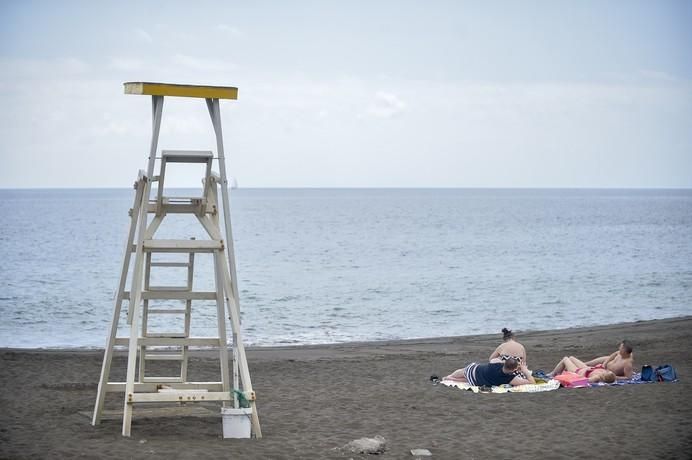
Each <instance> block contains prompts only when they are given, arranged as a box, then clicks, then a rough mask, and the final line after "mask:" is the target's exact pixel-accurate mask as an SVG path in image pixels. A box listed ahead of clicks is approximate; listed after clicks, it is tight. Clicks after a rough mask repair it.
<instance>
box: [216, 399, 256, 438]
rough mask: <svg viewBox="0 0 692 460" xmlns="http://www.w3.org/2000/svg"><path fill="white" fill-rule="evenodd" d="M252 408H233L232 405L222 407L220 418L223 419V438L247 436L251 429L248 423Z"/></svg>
mask: <svg viewBox="0 0 692 460" xmlns="http://www.w3.org/2000/svg"><path fill="white" fill-rule="evenodd" d="M250 417H252V408H251V407H248V408H240V409H235V408H233V407H222V408H221V418H222V419H223V437H224V438H249V437H250V432H251V431H252V424H251V423H250Z"/></svg>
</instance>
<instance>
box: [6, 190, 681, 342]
mask: <svg viewBox="0 0 692 460" xmlns="http://www.w3.org/2000/svg"><path fill="white" fill-rule="evenodd" d="M176 193H180V194H181V195H190V194H196V193H198V192H197V191H195V190H178V191H177V192H176ZM230 196H231V215H232V219H231V220H232V224H233V226H232V228H233V239H234V246H235V252H236V266H237V275H238V286H239V292H240V307H241V311H242V334H243V340H244V343H246V344H249V345H254V346H276V345H302V344H321V343H343V342H354V341H377V340H393V339H412V338H424V337H443V336H458V335H467V334H479V333H498V337H499V332H500V330H501V329H502V328H503V327H508V328H510V329H513V330H515V331H526V330H542V329H561V328H568V327H575V326H594V325H602V324H612V323H619V322H629V321H638V320H649V319H657V318H670V317H677V316H684V315H690V314H692V190H690V189H244V188H239V189H234V190H231V193H230ZM133 198H134V191H133V190H132V189H35V190H28V189H22V190H9V189H5V190H0V261H1V263H0V314H1V317H2V320H1V321H0V347H16V348H102V347H103V346H104V345H105V342H106V336H107V335H108V331H109V325H110V323H111V318H112V314H113V306H114V298H115V292H116V288H117V284H118V279H119V274H120V271H121V268H122V263H123V262H122V261H123V255H124V250H125V242H126V237H127V232H128V225H129V217H128V210H129V209H130V208H131V207H132V204H133ZM157 237H161V238H166V237H168V238H190V237H195V238H204V237H205V235H204V233H203V231H202V229H201V227H200V226H199V224H198V223H197V222H196V221H195V220H193V217H191V216H181V215H172V216H169V217H167V218H166V220H165V221H164V223H163V224H162V226H161V228H160V230H159V232H158V233H157ZM175 256H176V255H168V256H167V257H168V258H169V259H168V260H165V261H180V260H178V259H174V257H175ZM210 258H211V256H209V255H202V254H199V255H197V256H196V259H195V273H194V277H193V284H194V288H195V289H196V290H197V289H198V290H213V289H214V278H213V272H212V265H211V260H207V259H210ZM164 259H165V257H164ZM159 260H163V259H159ZM151 276H152V284H155V283H156V284H159V285H181V284H184V282H185V280H186V278H187V271H186V269H184V268H162V267H158V268H155V269H152V275H151ZM168 303H169V304H170V303H173V304H175V301H169V302H168ZM152 306H159V305H153V303H152ZM162 306H163V304H162ZM179 306H180V305H178V307H179ZM169 307H170V308H177V307H176V306H175V305H169ZM126 309H127V303H125V306H124V308H123V316H122V318H121V320H120V323H121V328H120V329H121V331H120V334H121V335H127V332H128V330H127V329H126V328H124V327H123V325H124V324H125V319H124V312H125V311H126ZM182 321H183V318H182V315H151V316H150V319H149V327H150V331H160V332H163V331H171V330H175V331H180V330H181V329H182ZM216 328H217V323H216V306H215V304H214V302H206V301H198V302H193V304H192V315H191V330H192V335H194V336H213V335H215V333H216V330H217V329H216ZM618 339H619V338H614V341H617V340H618Z"/></svg>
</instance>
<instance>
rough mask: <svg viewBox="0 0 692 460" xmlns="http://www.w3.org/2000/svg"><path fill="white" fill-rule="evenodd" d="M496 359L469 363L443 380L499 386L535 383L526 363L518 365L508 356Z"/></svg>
mask: <svg viewBox="0 0 692 460" xmlns="http://www.w3.org/2000/svg"><path fill="white" fill-rule="evenodd" d="M496 361H497V362H492V363H483V364H479V363H471V364H469V365H468V366H466V367H464V368H462V369H457V370H456V371H454V372H452V373H451V374H449V375H448V376H447V377H445V378H444V379H443V380H452V381H455V382H468V383H470V384H471V385H474V386H499V385H506V384H510V385H512V386H518V385H526V384H527V383H536V381H535V380H534V379H533V376H532V375H531V371H530V370H528V369H527V368H526V365H524V364H521V365H520V364H519V361H517V360H516V359H515V358H508V359H506V360H505V361H504V362H502V361H499V360H496ZM517 370H519V371H521V373H522V374H524V375H525V376H526V378H523V377H520V376H517V375H515V372H516V371H517Z"/></svg>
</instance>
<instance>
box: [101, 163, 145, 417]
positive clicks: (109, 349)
mask: <svg viewBox="0 0 692 460" xmlns="http://www.w3.org/2000/svg"><path fill="white" fill-rule="evenodd" d="M144 188H145V187H144V180H143V174H142V172H141V171H140V173H139V177H138V178H137V182H135V189H136V192H135V201H134V203H133V204H132V216H131V217H130V230H129V232H128V235H127V243H126V244H125V254H124V256H123V267H122V269H121V271H120V282H119V283H118V292H117V293H116V297H115V305H114V307H113V318H112V319H111V327H110V333H109V334H108V339H107V340H106V349H105V350H104V355H103V364H102V366H101V377H100V378H99V386H98V390H97V393H96V404H95V405H94V414H93V416H92V419H91V424H92V425H98V424H99V423H101V413H102V412H103V403H104V402H105V400H106V385H108V377H109V376H110V372H111V363H112V361H113V347H114V345H115V337H116V335H117V333H118V323H119V322H120V310H121V308H122V304H123V292H124V291H125V285H126V283H127V273H128V270H129V268H130V256H131V255H132V243H133V242H134V238H135V231H136V229H137V219H138V218H139V208H140V206H141V204H142V195H143V194H144Z"/></svg>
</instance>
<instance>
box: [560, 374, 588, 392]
mask: <svg viewBox="0 0 692 460" xmlns="http://www.w3.org/2000/svg"><path fill="white" fill-rule="evenodd" d="M553 378H554V379H555V380H557V381H558V382H560V385H562V386H563V387H565V388H580V387H588V386H589V379H587V378H586V377H582V376H581V375H579V374H577V373H575V372H569V371H565V372H563V373H562V374H560V375H556V376H555V377H553Z"/></svg>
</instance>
